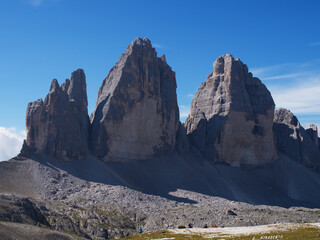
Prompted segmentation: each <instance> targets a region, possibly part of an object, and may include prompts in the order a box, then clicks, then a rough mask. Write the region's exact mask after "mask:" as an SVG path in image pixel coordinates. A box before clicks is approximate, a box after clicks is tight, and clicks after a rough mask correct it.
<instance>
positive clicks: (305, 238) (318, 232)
mask: <svg viewBox="0 0 320 240" xmlns="http://www.w3.org/2000/svg"><path fill="white" fill-rule="evenodd" d="M221 237H223V239H226V240H227V239H230V240H253V239H255V240H258V239H283V240H309V239H311V240H312V239H314V240H319V239H320V229H319V228H314V227H305V228H299V229H294V230H286V231H281V230H279V231H277V232H270V233H264V234H251V235H247V236H237V237H234V236H233V237H228V236H226V235H223V236H219V237H210V238H206V236H205V234H174V233H171V232H169V231H167V230H162V231H156V232H151V233H144V234H139V235H135V236H131V237H127V238H122V239H127V240H129V239H130V240H148V239H164V238H166V239H168V238H171V239H174V240H185V239H192V240H205V239H206V240H208V239H212V240H218V239H221Z"/></svg>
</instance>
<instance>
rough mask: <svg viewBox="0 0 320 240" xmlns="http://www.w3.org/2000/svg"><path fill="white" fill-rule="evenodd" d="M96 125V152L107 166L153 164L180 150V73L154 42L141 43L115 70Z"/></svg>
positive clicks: (96, 114)
mask: <svg viewBox="0 0 320 240" xmlns="http://www.w3.org/2000/svg"><path fill="white" fill-rule="evenodd" d="M91 123H92V129H91V149H92V151H93V153H94V155H95V156H96V157H98V158H100V159H102V160H104V161H122V160H130V159H147V158H151V157H155V156H158V155H161V154H163V153H168V152H171V151H173V150H174V148H175V143H176V134H177V131H178V128H179V110H178V105H177V95H176V79H175V73H174V72H173V71H172V70H171V67H170V66H169V65H168V64H167V62H166V59H165V57H164V55H162V56H161V58H158V57H157V53H156V51H155V49H154V48H152V46H151V42H150V41H149V40H148V39H142V38H137V39H135V40H134V41H133V42H132V43H131V44H130V45H129V46H128V47H127V50H126V52H125V53H124V54H123V55H122V56H121V57H120V59H119V61H118V62H117V63H116V65H115V66H114V67H113V68H112V69H111V70H110V72H109V74H108V76H107V77H106V78H105V80H104V81H103V83H102V85H101V87H100V89H99V92H98V98H97V103H96V107H95V110H94V112H93V114H92V115H91Z"/></svg>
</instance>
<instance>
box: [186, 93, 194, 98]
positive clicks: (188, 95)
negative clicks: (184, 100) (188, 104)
mask: <svg viewBox="0 0 320 240" xmlns="http://www.w3.org/2000/svg"><path fill="white" fill-rule="evenodd" d="M186 97H188V98H193V97H194V94H192V93H190V94H187V95H186Z"/></svg>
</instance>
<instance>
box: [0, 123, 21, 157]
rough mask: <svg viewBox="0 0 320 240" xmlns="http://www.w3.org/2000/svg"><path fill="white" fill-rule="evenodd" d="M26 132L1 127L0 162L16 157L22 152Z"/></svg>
mask: <svg viewBox="0 0 320 240" xmlns="http://www.w3.org/2000/svg"><path fill="white" fill-rule="evenodd" d="M25 136H26V133H25V131H19V130H17V129H16V128H5V127H0V161H5V160H9V159H10V158H12V157H15V156H16V155H17V154H18V153H19V152H20V150H21V147H22V143H23V139H24V138H25Z"/></svg>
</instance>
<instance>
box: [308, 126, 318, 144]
mask: <svg viewBox="0 0 320 240" xmlns="http://www.w3.org/2000/svg"><path fill="white" fill-rule="evenodd" d="M306 131H307V133H308V134H309V136H310V137H311V139H312V141H313V142H314V144H315V145H316V147H317V148H319V138H318V128H317V126H316V125H314V124H311V125H310V128H308V129H307V130H306Z"/></svg>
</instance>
